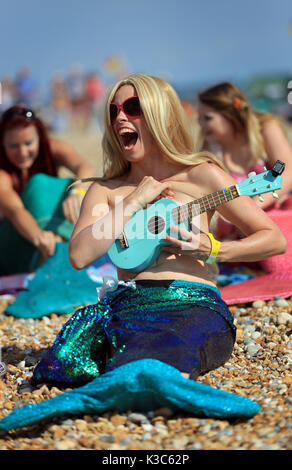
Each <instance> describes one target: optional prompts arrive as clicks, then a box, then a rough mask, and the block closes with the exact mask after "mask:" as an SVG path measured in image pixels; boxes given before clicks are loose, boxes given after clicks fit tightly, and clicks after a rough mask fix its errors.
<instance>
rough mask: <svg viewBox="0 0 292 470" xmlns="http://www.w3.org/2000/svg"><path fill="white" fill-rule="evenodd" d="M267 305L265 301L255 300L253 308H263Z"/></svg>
mask: <svg viewBox="0 0 292 470" xmlns="http://www.w3.org/2000/svg"><path fill="white" fill-rule="evenodd" d="M265 305H266V302H265V301H264V300H255V301H254V302H253V303H252V306H253V307H254V308H262V307H264V306H265Z"/></svg>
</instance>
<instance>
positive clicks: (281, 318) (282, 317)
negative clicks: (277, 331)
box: [277, 312, 292, 325]
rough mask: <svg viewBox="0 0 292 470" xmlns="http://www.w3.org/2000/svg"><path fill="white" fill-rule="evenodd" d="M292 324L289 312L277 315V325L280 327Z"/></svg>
mask: <svg viewBox="0 0 292 470" xmlns="http://www.w3.org/2000/svg"><path fill="white" fill-rule="evenodd" d="M290 323H292V315H290V313H288V312H280V313H278V315H277V324H278V325H287V324H290Z"/></svg>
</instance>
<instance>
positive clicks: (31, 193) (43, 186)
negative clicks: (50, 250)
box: [0, 173, 73, 276]
mask: <svg viewBox="0 0 292 470" xmlns="http://www.w3.org/2000/svg"><path fill="white" fill-rule="evenodd" d="M72 181H73V180H72V179H71V178H56V177H54V176H48V175H45V174H43V173H38V174H36V175H34V176H32V178H31V179H30V180H29V182H28V183H27V185H26V186H25V188H24V190H23V191H22V193H21V199H22V202H23V204H24V206H25V208H26V209H27V210H28V211H29V212H30V213H31V214H32V216H33V217H34V218H35V220H36V221H37V223H38V225H39V226H40V227H41V229H43V230H51V231H53V232H54V233H56V234H58V235H60V236H61V237H63V238H64V240H69V239H70V236H71V233H72V230H73V225H72V224H70V223H69V222H68V221H67V220H66V219H65V217H64V215H63V210H62V202H63V201H64V199H66V197H68V192H67V191H66V189H67V187H68V185H69V184H70V183H72ZM0 246H1V250H0V275H2V276H4V275H10V274H17V273H25V272H33V271H35V270H36V269H37V268H38V267H39V266H40V265H41V255H40V252H39V251H38V250H37V249H36V248H35V247H34V246H33V245H32V244H31V243H29V242H28V241H27V240H26V239H25V238H23V237H22V236H21V235H20V234H19V233H18V232H17V231H16V230H15V228H14V226H13V225H12V224H11V222H10V221H9V220H7V219H5V220H4V221H3V222H2V223H1V224H0Z"/></svg>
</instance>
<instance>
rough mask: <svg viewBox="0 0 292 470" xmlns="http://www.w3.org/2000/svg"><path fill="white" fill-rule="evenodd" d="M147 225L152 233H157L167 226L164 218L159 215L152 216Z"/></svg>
mask: <svg viewBox="0 0 292 470" xmlns="http://www.w3.org/2000/svg"><path fill="white" fill-rule="evenodd" d="M147 227H148V230H149V232H150V233H152V234H153V235H157V234H158V233H160V232H162V230H163V229H164V227H165V222H164V219H163V218H162V217H159V216H158V215H156V216H155V217H151V219H149V221H148V225H147Z"/></svg>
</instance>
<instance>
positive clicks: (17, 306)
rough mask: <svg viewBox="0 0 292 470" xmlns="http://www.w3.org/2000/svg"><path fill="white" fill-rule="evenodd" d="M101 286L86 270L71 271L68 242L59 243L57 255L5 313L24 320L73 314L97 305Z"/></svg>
mask: <svg viewBox="0 0 292 470" xmlns="http://www.w3.org/2000/svg"><path fill="white" fill-rule="evenodd" d="M100 262H102V260H100ZM98 285H100V284H98V283H96V282H94V281H92V280H91V279H90V277H89V276H88V274H87V272H86V270H85V269H83V270H80V271H77V270H76V269H74V268H72V266H71V265H70V263H69V259H68V243H65V242H63V243H57V244H56V252H55V254H54V255H53V256H51V257H50V258H48V259H47V261H46V262H45V263H44V264H43V265H42V266H41V267H40V268H38V269H37V270H36V273H35V276H34V278H33V279H32V280H31V281H30V283H29V284H28V286H27V288H28V290H24V291H22V292H20V293H19V294H18V296H17V297H16V300H15V302H14V303H13V304H10V305H9V306H8V308H7V310H6V313H7V314H10V315H13V316H15V317H22V318H40V317H42V316H44V315H49V314H50V313H56V314H60V315H61V314H67V313H72V312H73V311H74V308H76V307H79V306H80V305H87V304H93V303H96V301H97V293H96V287H97V286H98Z"/></svg>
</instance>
